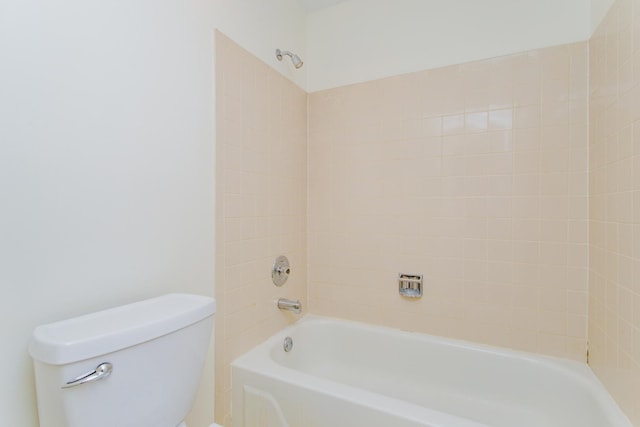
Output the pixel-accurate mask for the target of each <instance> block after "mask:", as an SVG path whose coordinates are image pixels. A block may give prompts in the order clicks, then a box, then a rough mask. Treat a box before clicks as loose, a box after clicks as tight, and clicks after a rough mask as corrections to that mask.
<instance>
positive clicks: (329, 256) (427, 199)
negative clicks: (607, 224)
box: [308, 43, 588, 361]
mask: <svg viewBox="0 0 640 427" xmlns="http://www.w3.org/2000/svg"><path fill="white" fill-rule="evenodd" d="M587 62H588V55H587V44H586V43H578V44H573V45H567V46H560V47H555V48H549V49H542V50H537V51H531V52H527V53H523V54H518V55H513V56H507V57H502V58H497V59H491V60H485V61H478V62H473V63H468V64H463V65H459V66H451V67H446V68H441V69H436V70H429V71H424V72H419V73H414V74H408V75H402V76H398V77H392V78H387V79H383V80H378V81H373V82H368V83H363V84H357V85H351V86H346V87H342V88H337V89H331V90H326V91H322V92H316V93H313V94H310V95H309V224H308V233H309V299H310V306H311V310H312V312H314V313H317V314H324V315H330V316H337V317H341V318H348V319H354V320H359V321H365V322H370V323H375V324H382V325H387V326H391V327H397V328H401V329H405V330H410V331H419V332H427V333H434V334H438V335H445V336H449V337H455V338H462V339H467V340H472V341H478V342H482V343H487V344H495V345H500V346H505V347H510V348H514V349H519V350H527V351H534V352H539V353H544V354H549V355H554V356H561V357H568V358H571V359H575V360H580V361H584V360H585V358H586V341H587V299H588V298H587V291H588V289H587V283H588V278H587V276H588V175H587V171H588V153H587V148H588V147H587V146H588V137H587V133H588V130H587V115H588V114H587V109H588V88H587V85H588V82H587V69H588V63H587ZM400 272H403V273H415V274H423V275H424V283H425V294H424V296H423V297H422V299H419V300H408V299H403V298H402V297H400V296H399V295H398V289H397V288H398V284H397V275H398V273H400Z"/></svg>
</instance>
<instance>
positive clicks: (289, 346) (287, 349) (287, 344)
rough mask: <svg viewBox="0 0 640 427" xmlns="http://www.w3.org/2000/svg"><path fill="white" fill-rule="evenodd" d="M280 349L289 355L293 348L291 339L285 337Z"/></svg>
mask: <svg viewBox="0 0 640 427" xmlns="http://www.w3.org/2000/svg"><path fill="white" fill-rule="evenodd" d="M282 347H283V348H284V351H285V352H287V353H289V352H290V351H291V349H292V348H293V338H291V337H286V338H285V339H284V344H283V345H282Z"/></svg>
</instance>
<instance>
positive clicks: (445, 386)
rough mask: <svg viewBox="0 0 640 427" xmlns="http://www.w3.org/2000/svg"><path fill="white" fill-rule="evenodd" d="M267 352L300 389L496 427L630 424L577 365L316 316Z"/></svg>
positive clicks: (281, 378)
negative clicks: (379, 400) (378, 400)
mask: <svg viewBox="0 0 640 427" xmlns="http://www.w3.org/2000/svg"><path fill="white" fill-rule="evenodd" d="M285 336H291V337H292V338H293V342H294V346H293V349H292V351H290V352H285V351H284V350H283V348H282V340H283V339H284V337H285ZM258 353H260V350H258V351H257V352H256V353H255V355H256V356H257V357H259V358H262V359H266V360H267V361H268V363H270V364H271V365H270V367H269V368H268V371H270V372H271V373H272V374H273V375H271V381H272V382H274V381H275V382H281V383H283V384H289V387H292V384H295V387H296V391H294V392H293V393H294V394H296V393H297V394H300V393H301V390H302V389H304V388H308V387H310V386H311V385H312V386H313V387H314V388H315V392H316V393H317V392H320V390H323V393H325V394H327V393H328V394H331V393H334V392H335V390H337V389H339V390H342V392H344V393H345V396H360V397H361V398H362V397H364V396H365V395H366V398H367V399H369V400H371V399H372V396H384V397H385V398H386V399H387V400H388V401H393V402H395V404H396V407H397V404H402V405H409V406H408V407H405V413H414V414H418V413H421V411H422V409H420V408H428V409H429V410H431V411H434V412H437V413H442V414H451V415H453V416H455V417H458V418H460V419H463V420H466V421H468V422H471V423H472V425H483V426H492V427H511V426H514V425H517V426H519V427H539V426H545V427H574V426H575V427H578V426H580V427H603V426H611V427H613V426H615V427H618V426H620V427H628V426H630V424H628V423H626V422H625V419H624V418H623V416H621V415H620V414H619V413H618V411H616V409H617V408H615V404H613V402H612V400H611V398H610V397H609V396H608V395H606V393H605V392H604V391H603V390H601V385H600V384H599V383H598V381H597V380H596V379H595V377H594V376H593V374H591V372H590V370H589V369H588V368H587V367H586V366H585V365H581V364H579V363H574V362H568V361H559V360H552V359H549V358H544V357H539V356H532V355H527V354H524V353H518V352H511V351H508V350H501V349H495V348H491V347H486V346H477V345H469V344H467V343H463V342H458V341H454V340H448V339H441V338H435V337H429V336H425V335H422V334H412V333H406V332H401V331H396V330H390V329H386V328H379V327H372V326H368V325H362V324H358V323H355V322H344V321H334V320H332V319H325V318H318V317H315V316H309V317H308V318H305V319H304V320H303V321H301V322H299V323H298V324H297V325H294V326H293V327H291V328H288V329H287V330H285V331H283V333H281V334H278V335H277V336H276V337H273V338H272V339H271V340H270V341H269V342H268V343H265V344H263V349H262V354H261V355H258ZM254 362H255V363H254V366H257V364H259V362H258V360H257V359H256V360H254ZM242 365H243V364H242V363H240V364H238V365H236V366H237V367H241V366H242ZM259 371H260V369H256V370H255V372H254V375H255V374H258V375H259V374H260V373H259ZM234 375H235V373H234ZM269 376H270V375H269V374H267V377H269ZM247 381H251V380H250V378H249V379H247ZM263 386H264V387H267V390H269V387H272V386H267V385H263ZM234 387H235V381H234ZM282 393H284V394H285V395H286V392H285V391H282ZM323 393H320V394H323ZM363 393H364V395H363ZM283 399H284V400H286V399H287V397H285V396H284V395H283V396H281V397H280V398H278V399H276V400H278V401H282V400H283ZM313 399H318V397H317V396H316V397H313ZM350 399H351V400H352V401H353V402H355V401H358V398H356V397H351V398H350ZM612 405H613V406H612ZM382 406H385V405H378V409H380V408H381V407H382ZM391 407H393V406H391ZM612 408H614V409H612ZM405 415H406V414H405ZM421 416H425V414H422V415H421ZM410 418H411V417H410ZM418 418H420V417H418ZM306 422H310V421H309V420H307V421H306ZM396 422H397V421H396ZM475 423H477V424H475ZM245 425H247V424H245ZM301 425H305V424H301ZM413 425H431V424H413ZM445 425H446V426H447V427H448V426H456V427H457V426H458V425H461V424H459V422H457V423H454V424H445Z"/></svg>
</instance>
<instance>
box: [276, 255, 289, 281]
mask: <svg viewBox="0 0 640 427" xmlns="http://www.w3.org/2000/svg"><path fill="white" fill-rule="evenodd" d="M289 274H291V268H290V267H289V260H288V259H287V257H286V256H284V255H280V256H279V257H278V258H276V262H275V263H273V269H272V270H271V280H273V284H274V285H276V286H282V285H284V283H285V282H286V281H287V279H288V278H289Z"/></svg>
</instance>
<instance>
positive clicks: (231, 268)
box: [215, 33, 307, 425]
mask: <svg viewBox="0 0 640 427" xmlns="http://www.w3.org/2000/svg"><path fill="white" fill-rule="evenodd" d="M216 81H217V88H218V96H217V99H216V103H217V104H216V114H217V117H216V147H217V166H216V167H217V171H216V173H217V176H216V178H217V179H216V182H217V184H216V197H217V200H216V202H217V203H216V205H217V207H216V209H217V212H216V229H217V231H218V232H217V236H216V247H217V251H216V252H217V255H216V266H217V268H216V271H217V273H216V298H217V299H218V303H219V311H218V313H217V316H216V372H217V375H216V402H215V404H216V412H215V413H216V421H217V422H218V423H224V424H225V425H231V424H230V423H231V421H230V420H231V413H230V408H231V375H230V368H229V363H230V362H231V361H232V360H233V359H234V358H236V357H237V356H239V355H240V354H242V353H244V352H245V351H247V350H248V349H250V348H251V347H253V346H255V345H256V344H258V343H259V342H261V341H262V340H264V339H266V338H267V337H268V336H270V335H271V334H273V333H275V332H276V331H277V330H279V329H281V328H282V327H283V326H284V325H286V324H288V323H291V322H293V321H295V320H296V317H295V316H289V315H288V314H283V313H281V312H280V311H279V310H278V309H277V308H276V305H275V300H276V299H277V298H278V297H288V298H293V299H300V300H301V301H303V306H304V308H305V311H307V285H306V277H307V259H306V251H307V249H306V246H307V242H306V217H307V211H306V203H307V191H306V188H307V187H306V182H307V167H306V165H307V140H306V139H307V138H306V134H307V129H306V127H307V94H306V93H305V92H304V91H302V90H301V89H299V88H298V87H297V86H295V85H294V84H293V83H292V82H290V81H288V80H286V79H285V78H283V77H282V76H281V75H280V74H279V73H277V72H276V71H275V70H272V69H271V68H269V67H268V66H266V65H265V64H263V63H262V62H260V61H259V60H258V59H257V58H255V57H254V56H252V55H251V54H249V53H248V52H246V51H245V50H243V49H242V48H240V47H239V46H238V45H236V44H235V43H234V42H232V41H231V40H229V39H228V38H226V37H225V36H224V35H222V34H220V33H216ZM280 254H284V255H287V256H288V257H289V261H290V262H291V268H292V271H293V272H292V275H291V277H290V279H289V281H288V282H287V283H286V284H285V286H284V287H282V288H276V287H275V286H274V285H273V284H272V283H271V277H270V274H269V271H270V268H271V265H272V263H273V260H274V259H275V257H276V256H278V255H280Z"/></svg>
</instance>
